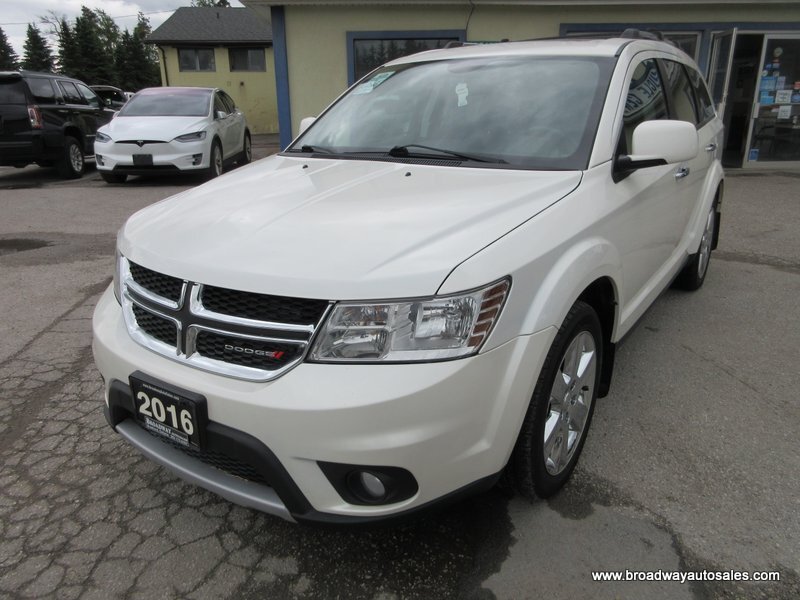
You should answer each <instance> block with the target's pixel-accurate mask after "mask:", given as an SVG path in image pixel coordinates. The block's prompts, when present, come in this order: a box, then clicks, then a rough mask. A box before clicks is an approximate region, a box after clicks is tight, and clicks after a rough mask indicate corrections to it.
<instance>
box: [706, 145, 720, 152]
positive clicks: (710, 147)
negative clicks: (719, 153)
mask: <svg viewBox="0 0 800 600" xmlns="http://www.w3.org/2000/svg"><path fill="white" fill-rule="evenodd" d="M716 149H717V145H716V144H709V145H708V146H706V152H714V150H716Z"/></svg>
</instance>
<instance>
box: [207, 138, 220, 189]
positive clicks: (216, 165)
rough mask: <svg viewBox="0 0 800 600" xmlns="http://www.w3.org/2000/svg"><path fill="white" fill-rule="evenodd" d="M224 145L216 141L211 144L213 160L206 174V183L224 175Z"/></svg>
mask: <svg viewBox="0 0 800 600" xmlns="http://www.w3.org/2000/svg"><path fill="white" fill-rule="evenodd" d="M222 164H223V162H222V145H221V144H220V143H219V140H214V142H213V143H212V144H211V160H210V162H209V165H208V169H207V170H206V172H205V179H206V181H210V180H211V179H214V178H216V177H219V176H220V175H222Z"/></svg>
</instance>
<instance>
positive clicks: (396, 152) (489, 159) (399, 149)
mask: <svg viewBox="0 0 800 600" xmlns="http://www.w3.org/2000/svg"><path fill="white" fill-rule="evenodd" d="M410 148H422V149H423V150H430V151H431V152H436V153H438V154H445V155H447V156H452V157H454V158H461V159H464V160H471V161H475V162H484V163H497V164H504V165H505V164H508V162H507V161H505V160H503V159H502V158H497V157H495V156H479V155H477V154H464V153H463V152H456V151H454V150H447V149H445V148H435V147H433V146H425V145H423V144H404V145H402V146H395V147H394V148H392V149H391V150H389V156H395V157H397V158H407V157H412V158H413V157H420V156H421V157H425V158H429V157H430V156H431V154H430V153H428V152H411V151H409V149H410Z"/></svg>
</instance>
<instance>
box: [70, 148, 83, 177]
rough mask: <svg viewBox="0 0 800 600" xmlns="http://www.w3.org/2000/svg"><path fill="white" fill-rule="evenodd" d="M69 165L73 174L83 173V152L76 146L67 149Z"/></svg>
mask: <svg viewBox="0 0 800 600" xmlns="http://www.w3.org/2000/svg"><path fill="white" fill-rule="evenodd" d="M69 164H70V166H71V167H72V170H73V171H74V172H75V173H82V172H83V152H81V149H80V148H79V147H78V145H77V144H72V145H71V146H70V147H69Z"/></svg>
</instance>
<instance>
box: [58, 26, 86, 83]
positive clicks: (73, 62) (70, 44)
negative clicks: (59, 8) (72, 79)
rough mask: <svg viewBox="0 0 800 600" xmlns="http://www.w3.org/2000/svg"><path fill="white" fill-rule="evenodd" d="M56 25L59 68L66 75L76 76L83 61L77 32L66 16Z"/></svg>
mask: <svg viewBox="0 0 800 600" xmlns="http://www.w3.org/2000/svg"><path fill="white" fill-rule="evenodd" d="M55 27H56V35H57V36H58V70H59V72H60V73H63V74H64V75H71V76H75V74H76V73H77V72H78V70H79V69H80V68H81V62H82V61H81V56H80V48H79V47H78V43H77V41H76V39H75V32H74V31H73V30H72V28H71V27H70V26H69V23H67V20H66V19H65V18H64V17H61V19H60V20H58V21H56V25H55Z"/></svg>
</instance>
